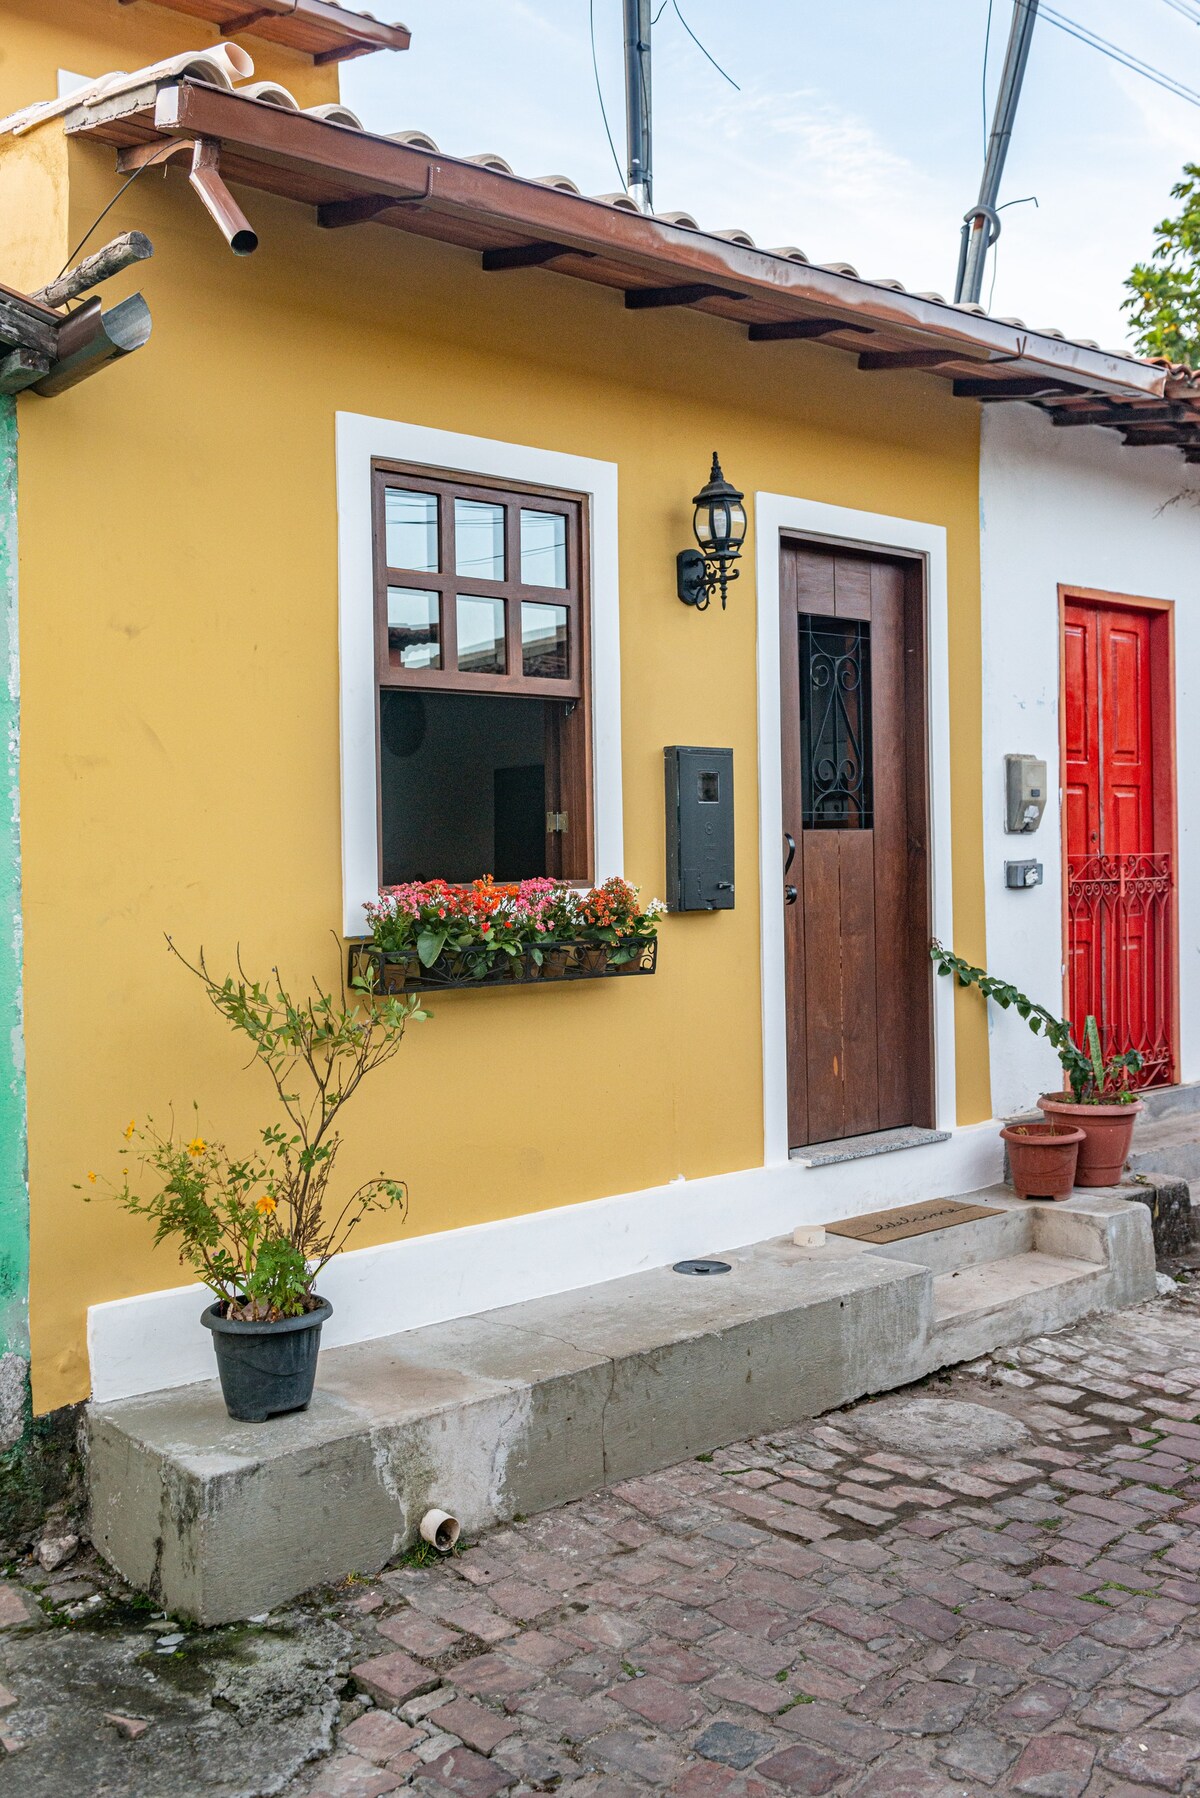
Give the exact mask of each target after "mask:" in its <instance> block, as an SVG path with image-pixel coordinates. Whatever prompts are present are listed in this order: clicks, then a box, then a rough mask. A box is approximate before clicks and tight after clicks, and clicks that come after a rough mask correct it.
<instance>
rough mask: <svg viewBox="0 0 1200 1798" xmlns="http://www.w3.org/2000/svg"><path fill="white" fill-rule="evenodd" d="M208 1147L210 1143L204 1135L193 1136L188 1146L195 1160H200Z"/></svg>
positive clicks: (189, 1152)
mask: <svg viewBox="0 0 1200 1798" xmlns="http://www.w3.org/2000/svg"><path fill="white" fill-rule="evenodd" d="M207 1147H208V1144H207V1143H206V1142H205V1140H204V1138H203V1137H202V1136H193V1138H192V1140H191V1142H190V1143H189V1144H188V1146H187V1152H188V1154H189V1155H190V1156H192V1158H193V1160H198V1159H199V1158H200V1156H201V1155H203V1153H204V1151H205V1149H207Z"/></svg>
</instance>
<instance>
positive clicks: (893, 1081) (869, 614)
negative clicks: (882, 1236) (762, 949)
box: [780, 542, 933, 1148]
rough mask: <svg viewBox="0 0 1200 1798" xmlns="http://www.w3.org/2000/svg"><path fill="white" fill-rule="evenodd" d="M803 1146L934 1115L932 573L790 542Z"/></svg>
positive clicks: (788, 724) (786, 652) (793, 922)
mask: <svg viewBox="0 0 1200 1798" xmlns="http://www.w3.org/2000/svg"><path fill="white" fill-rule="evenodd" d="M781 553H782V566H781V579H780V597H781V609H782V617H781V630H782V658H781V669H782V680H783V686H782V727H783V745H782V747H783V831H784V836H783V849H782V857H783V873H782V881H783V887H784V894H783V897H784V919H785V942H786V980H787V1057H788V1123H789V1141H790V1143H791V1145H792V1147H793V1148H797V1147H800V1146H802V1145H804V1144H808V1143H814V1142H827V1141H831V1140H833V1139H835V1138H839V1137H845V1136H858V1135H862V1134H866V1133H869V1132H872V1131H877V1130H887V1129H892V1128H895V1127H896V1126H899V1125H904V1124H919V1125H929V1124H931V1123H932V1121H933V1119H932V1110H933V1099H932V1078H931V1069H932V1042H931V1013H930V989H931V984H932V983H931V980H930V961H929V953H928V938H929V916H928V913H929V900H928V885H929V882H928V867H927V840H928V829H927V797H926V773H925V655H924V618H923V596H922V585H923V583H922V578H921V576H922V570H921V565H920V564H919V563H916V562H905V561H902V560H896V559H889V558H887V557H886V556H883V555H871V554H867V553H864V552H863V551H861V550H851V549H846V550H842V549H832V548H817V547H814V546H811V545H807V544H800V543H790V542H785V543H784V544H783V547H782V552H781Z"/></svg>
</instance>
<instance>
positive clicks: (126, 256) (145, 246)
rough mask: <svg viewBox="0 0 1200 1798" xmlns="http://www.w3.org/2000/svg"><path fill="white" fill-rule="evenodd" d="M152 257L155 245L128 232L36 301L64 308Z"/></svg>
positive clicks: (41, 290) (39, 294) (40, 291)
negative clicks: (103, 282) (81, 295)
mask: <svg viewBox="0 0 1200 1798" xmlns="http://www.w3.org/2000/svg"><path fill="white" fill-rule="evenodd" d="M153 254H154V245H153V244H152V243H151V242H150V239H149V238H148V237H146V236H144V235H143V233H142V232H141V231H126V232H124V233H123V235H122V236H120V237H114V238H113V240H112V242H111V243H106V244H105V246H104V248H103V249H102V250H97V251H96V254H95V255H94V256H86V257H85V258H84V260H83V261H82V262H81V263H79V265H78V266H77V267H76V268H73V269H69V270H68V271H67V273H66V274H65V275H59V277H58V279H57V280H55V281H51V282H50V283H49V285H48V286H46V287H41V288H39V289H38V291H37V293H35V294H34V295H33V298H34V299H35V300H40V301H41V303H42V305H43V306H54V307H60V306H65V305H66V304H67V302H68V300H77V299H78V298H79V296H80V294H81V293H86V292H87V291H88V289H89V288H91V287H98V286H99V285H100V283H101V281H107V280H108V279H109V278H110V277H111V276H112V275H119V274H120V273H121V270H122V269H125V268H131V267H132V266H133V264H134V263H135V262H144V261H145V260H146V258H147V257H148V256H153Z"/></svg>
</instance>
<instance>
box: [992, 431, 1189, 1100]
mask: <svg viewBox="0 0 1200 1798" xmlns="http://www.w3.org/2000/svg"><path fill="white" fill-rule="evenodd" d="M1180 494H1182V495H1183V496H1184V497H1183V498H1180V499H1176V496H1177V495H1180ZM980 547H981V556H982V577H983V683H984V685H983V801H984V858H985V878H986V890H987V954H988V968H989V970H990V971H991V972H992V973H993V974H997V975H1000V976H1001V977H1003V978H1006V979H1009V980H1012V981H1013V982H1015V984H1016V985H1017V986H1019V987H1022V988H1023V989H1024V990H1025V991H1026V992H1027V993H1029V995H1030V996H1031V997H1032V998H1034V999H1037V1000H1039V1001H1040V1002H1041V1003H1042V1004H1043V1005H1046V1006H1048V1007H1049V1008H1050V1009H1051V1010H1052V1011H1054V1012H1055V1013H1059V1012H1061V1010H1062V964H1063V941H1062V836H1061V828H1060V817H1059V803H1058V800H1059V787H1060V775H1059V742H1058V730H1059V722H1058V692H1059V635H1058V587H1059V584H1060V582H1061V583H1064V584H1066V585H1071V586H1077V587H1092V588H1098V589H1102V590H1103V591H1105V592H1110V593H1125V594H1130V595H1136V596H1138V597H1141V598H1148V599H1169V600H1173V601H1174V602H1175V656H1176V664H1175V668H1176V719H1177V751H1176V766H1177V779H1178V794H1177V803H1178V808H1179V866H1178V871H1177V874H1178V883H1179V884H1178V917H1179V945H1180V953H1179V960H1180V1034H1181V1041H1180V1043H1179V1044H1178V1045H1177V1053H1178V1056H1179V1064H1180V1066H1179V1072H1180V1078H1181V1079H1183V1080H1197V1079H1200V831H1198V830H1197V828H1196V823H1195V819H1194V813H1195V809H1196V802H1195V799H1194V797H1193V795H1194V794H1195V791H1196V783H1197V773H1198V771H1200V716H1198V715H1197V711H1198V704H1200V470H1198V469H1196V468H1192V467H1189V466H1188V464H1186V463H1185V462H1184V460H1183V458H1182V456H1181V455H1180V454H1179V453H1178V451H1176V450H1169V449H1128V448H1126V447H1125V445H1124V444H1123V443H1122V442H1121V439H1120V437H1119V435H1118V434H1117V433H1116V432H1114V431H1107V430H1101V429H1099V428H1097V427H1094V426H1083V427H1078V428H1077V427H1071V428H1060V427H1057V426H1055V425H1053V424H1052V423H1051V422H1050V420H1049V419H1048V418H1046V417H1045V416H1044V415H1043V414H1042V413H1040V412H1039V411H1038V410H1037V409H1036V408H1035V407H1033V406H1023V405H1011V406H989V407H987V408H985V410H984V416H983V426H982V443H981V450H980ZM1007 754H1027V755H1037V756H1041V757H1043V758H1044V759H1045V761H1046V762H1047V764H1048V771H1049V783H1048V784H1049V791H1050V797H1049V802H1048V804H1047V807H1046V814H1045V817H1044V819H1043V821H1042V825H1041V828H1040V829H1039V830H1038V831H1037V832H1036V833H1035V834H1034V835H1032V836H1009V835H1008V834H1007V833H1006V832H1005V829H1004V757H1005V755H1007ZM1031 857H1036V858H1037V859H1038V860H1039V861H1041V862H1043V863H1044V864H1045V869H1046V877H1045V885H1044V886H1042V887H1039V888H1036V889H1033V890H1031V891H1028V892H1010V891H1009V890H1008V889H1007V888H1006V887H1005V885H1004V863H1005V861H1006V860H1012V861H1016V860H1025V859H1027V858H1031ZM989 1010H990V1012H991V1020H990V1030H991V1070H992V1104H993V1109H994V1111H995V1113H996V1115H997V1116H1000V1117H1003V1116H1005V1115H1006V1114H1008V1113H1011V1112H1014V1111H1020V1110H1023V1109H1025V1108H1026V1107H1028V1106H1029V1105H1030V1104H1031V1103H1032V1102H1033V1101H1034V1100H1035V1099H1036V1097H1037V1095H1038V1093H1039V1092H1044V1091H1045V1090H1046V1088H1047V1086H1048V1085H1053V1084H1055V1079H1054V1077H1055V1075H1056V1074H1057V1073H1058V1063H1057V1060H1056V1058H1055V1056H1054V1054H1053V1051H1052V1050H1050V1049H1048V1048H1047V1046H1046V1045H1045V1044H1044V1043H1043V1042H1042V1041H1041V1040H1040V1039H1038V1038H1035V1037H1034V1036H1033V1035H1032V1034H1031V1033H1030V1031H1029V1030H1028V1028H1027V1026H1026V1025H1025V1024H1023V1023H1022V1021H1021V1020H1020V1019H1019V1018H1018V1017H1016V1015H1015V1014H1013V1013H1011V1012H1009V1013H1005V1012H1001V1011H999V1010H998V1009H997V1008H996V1007H995V1006H991V1007H989Z"/></svg>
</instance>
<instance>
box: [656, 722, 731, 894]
mask: <svg viewBox="0 0 1200 1798" xmlns="http://www.w3.org/2000/svg"><path fill="white" fill-rule="evenodd" d="M663 757H664V760H665V763H666V781H667V909H668V911H732V910H733V751H732V749H689V748H684V747H682V746H680V745H679V744H674V745H672V746H671V747H670V748H668V749H664V750H663Z"/></svg>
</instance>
